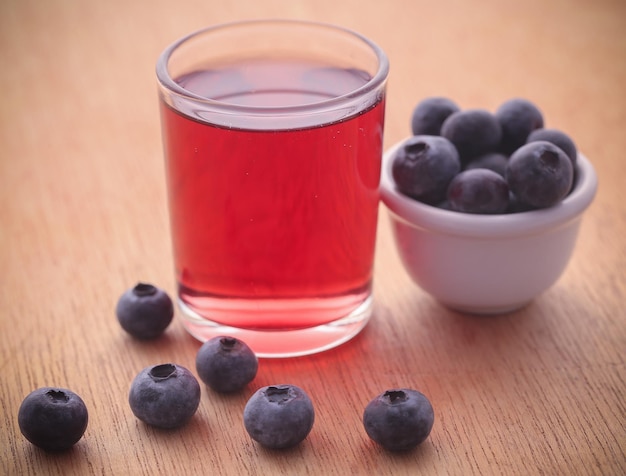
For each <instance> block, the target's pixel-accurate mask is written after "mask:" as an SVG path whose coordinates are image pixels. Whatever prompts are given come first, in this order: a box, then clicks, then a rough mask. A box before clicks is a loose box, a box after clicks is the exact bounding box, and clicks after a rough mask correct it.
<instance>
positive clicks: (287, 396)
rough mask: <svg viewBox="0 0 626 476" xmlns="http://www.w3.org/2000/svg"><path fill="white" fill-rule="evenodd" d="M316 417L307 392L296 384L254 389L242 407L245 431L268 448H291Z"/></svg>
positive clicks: (305, 435)
mask: <svg viewBox="0 0 626 476" xmlns="http://www.w3.org/2000/svg"><path fill="white" fill-rule="evenodd" d="M314 420H315V412H314V410H313V403H312V402H311V399H310V398H309V396H308V395H307V394H306V393H305V392H304V390H302V389H301V388H299V387H296V386H295V385H272V386H269V387H263V388H260V389H259V390H257V391H256V392H255V393H254V394H253V395H252V396H251V397H250V399H249V400H248V402H247V403H246V406H245V408H244V411H243V422H244V426H245V428H246V431H247V432H248V434H249V435H250V437H251V438H252V439H253V440H255V441H256V442H258V443H260V444H261V445H263V446H265V447H267V448H276V449H281V448H290V447H292V446H295V445H297V444H298V443H300V442H301V441H302V440H304V439H305V438H306V437H307V435H308V434H309V432H310V431H311V428H313V421H314Z"/></svg>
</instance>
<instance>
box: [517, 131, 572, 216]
mask: <svg viewBox="0 0 626 476" xmlns="http://www.w3.org/2000/svg"><path fill="white" fill-rule="evenodd" d="M573 177H574V172H573V168H572V161H571V160H570V159H569V157H568V156H567V155H566V154H565V152H563V151H562V150H561V149H560V148H558V147H557V146H555V145H554V144H552V143H550V142H547V141H536V142H530V143H528V144H526V145H523V146H522V147H520V148H519V149H517V150H516V151H515V152H514V153H513V155H511V157H510V158H509V164H508V166H507V169H506V180H507V182H508V184H509V187H510V189H511V191H512V192H513V193H514V194H515V196H516V197H517V199H518V200H519V201H520V202H521V203H522V204H524V205H529V206H531V207H533V208H546V207H550V206H552V205H555V204H556V203H558V202H560V201H561V200H562V199H563V198H564V197H565V196H566V195H567V193H568V192H569V190H570V189H571V186H572V182H573Z"/></svg>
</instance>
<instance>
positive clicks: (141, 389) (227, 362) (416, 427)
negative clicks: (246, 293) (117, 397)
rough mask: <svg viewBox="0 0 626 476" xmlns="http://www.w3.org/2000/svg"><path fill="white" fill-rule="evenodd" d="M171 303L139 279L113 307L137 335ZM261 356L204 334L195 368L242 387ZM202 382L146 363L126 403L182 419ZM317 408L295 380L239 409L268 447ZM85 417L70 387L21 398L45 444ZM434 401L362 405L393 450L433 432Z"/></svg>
mask: <svg viewBox="0 0 626 476" xmlns="http://www.w3.org/2000/svg"><path fill="white" fill-rule="evenodd" d="M173 312H174V311H173V305H172V300H171V298H170V297H169V296H168V295H167V293H166V292H165V291H163V290H162V289H159V288H157V287H156V286H153V285H151V284H145V283H139V284H137V285H136V286H135V287H133V288H131V289H129V290H128V291H126V292H125V293H124V294H123V295H122V296H121V297H120V298H119V300H118V303H117V307H116V315H117V318H118V321H119V323H120V325H121V326H122V328H123V329H124V330H126V331H127V332H128V333H129V334H131V335H132V336H133V337H135V338H137V339H154V338H156V337H158V336H159V335H161V334H162V333H163V332H164V331H165V329H166V328H167V327H168V325H169V324H170V322H171V321H172V316H173ZM258 365H259V363H258V359H257V357H256V355H255V354H254V352H253V351H252V350H251V349H250V347H248V345H246V344H245V343H244V342H242V341H241V340H239V339H237V338H235V337H230V336H219V337H214V338H213V339H210V340H208V341H207V342H205V343H204V344H202V346H201V347H200V349H199V350H198V353H197V354H196V372H197V374H198V376H199V377H200V380H202V382H203V383H205V384H206V385H207V386H208V387H210V388H211V389H213V390H215V391H217V392H221V393H231V392H237V391H240V390H242V389H244V388H245V387H246V386H247V385H248V384H249V383H250V382H252V380H254V378H255V377H256V375H257V371H258ZM200 396H201V389H200V385H199V383H198V380H197V379H196V377H195V376H194V375H193V373H192V372H191V371H189V370H188V369H186V368H185V367H182V366H180V365H177V364H174V363H165V364H159V365H154V366H150V367H147V368H145V369H143V370H142V371H141V372H139V374H138V375H137V376H136V377H135V379H134V380H133V381H132V383H131V385H130V392H129V396H128V403H129V405H130V408H131V411H132V412H133V414H134V415H135V416H136V417H137V418H138V419H139V420H141V421H143V422H144V423H146V424H148V425H151V426H155V427H158V428H168V429H172V428H178V427H181V426H183V425H184V424H186V423H187V422H188V421H189V420H190V419H191V418H192V417H193V415H194V414H195V413H196V411H197V409H198V407H199V405H200ZM314 420H315V411H314V407H313V403H312V401H311V399H310V397H309V396H308V395H307V393H306V392H305V391H304V390H303V389H301V388H300V387H298V386H296V385H291V384H281V385H271V386H266V387H263V388H260V389H258V390H257V391H256V392H255V393H254V394H253V395H252V396H251V397H250V398H249V400H248V402H247V403H246V405H245V408H244V410H243V424H244V427H245V430H246V431H247V433H248V434H249V435H250V437H251V438H252V439H253V440H255V441H256V442H258V443H259V444H261V445H262V446H265V447H267V448H274V449H281V448H289V447H293V446H295V445H297V444H299V443H300V442H302V441H303V440H304V439H305V438H306V437H307V436H308V434H309V433H310V431H311V429H312V428H313V423H314ZM87 421H88V413H87V407H86V405H85V403H84V401H83V400H82V399H81V398H80V397H79V396H78V395H77V394H75V393H74V392H72V391H71V390H68V389H64V388H52V387H44V388H40V389H37V390H35V391H33V392H31V393H30V394H29V395H28V396H27V397H26V398H25V399H24V400H23V402H22V404H21V406H20V409H19V412H18V424H19V427H20V430H21V432H22V434H23V435H24V437H25V438H26V439H27V440H28V441H30V442H31V443H33V444H34V445H36V446H38V447H40V448H43V449H45V450H49V451H60V450H66V449H68V448H70V447H72V446H73V445H74V444H75V443H76V442H78V441H79V440H80V439H81V438H82V436H83V434H84V432H85V430H86V428H87ZM433 422H434V413H433V408H432V406H431V404H430V402H429V400H428V398H426V397H425V396H424V395H423V394H422V393H420V392H418V391H416V390H412V389H408V388H402V389H393V390H388V391H386V392H384V393H382V394H381V395H379V396H377V397H376V398H374V399H373V400H372V401H371V402H370V403H369V404H368V405H367V406H366V408H365V411H364V413H363V425H364V427H365V431H366V433H367V434H368V436H369V437H370V438H371V439H372V440H374V441H375V442H377V443H378V444H380V445H381V446H382V447H384V448H386V449H388V450H391V451H405V450H410V449H412V448H415V447H416V446H417V445H419V444H420V443H422V442H423V441H424V440H425V439H426V438H427V437H428V435H429V434H430V431H431V429H432V426H433Z"/></svg>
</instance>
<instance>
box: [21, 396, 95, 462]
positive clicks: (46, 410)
mask: <svg viewBox="0 0 626 476" xmlns="http://www.w3.org/2000/svg"><path fill="white" fill-rule="evenodd" d="M17 421H18V425H19V427H20V431H21V432H22V435H24V437H25V438H26V439H27V440H28V441H30V442H31V443H32V444H34V445H35V446H38V447H39V448H42V449H44V450H46V451H63V450H67V449H69V448H71V447H72V446H74V444H76V443H77V442H78V440H80V439H81V438H82V436H83V434H84V433H85V430H86V429H87V421H88V414H87V407H86V406H85V402H83V400H82V399H81V398H80V397H79V396H78V395H77V394H75V393H74V392H72V391H71V390H68V389H65V388H57V387H43V388H38V389H37V390H34V391H32V392H31V393H30V394H28V395H27V396H26V398H25V399H24V400H23V401H22V404H21V405H20V409H19V411H18V414H17Z"/></svg>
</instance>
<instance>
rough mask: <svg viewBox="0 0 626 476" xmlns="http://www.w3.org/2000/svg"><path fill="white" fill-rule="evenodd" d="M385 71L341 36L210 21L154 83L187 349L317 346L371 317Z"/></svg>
mask: <svg viewBox="0 0 626 476" xmlns="http://www.w3.org/2000/svg"><path fill="white" fill-rule="evenodd" d="M388 70H389V64H388V60H387V57H386V55H385V54H384V52H383V51H382V50H381V49H380V48H379V47H378V46H377V45H376V44H375V43H373V42H372V41H370V40H369V39H367V38H365V37H364V36H362V35H360V34H358V33H356V32H353V31H350V30H348V29H346V28H342V27H338V26H333V25H327V24H321V23H314V22H307V21H295V20H254V21H244V22H236V23H229V24H223V25H217V26H212V27H209V28H206V29H203V30H201V31H197V32H195V33H192V34H190V35H188V36H186V37H184V38H182V39H180V40H178V41H176V42H175V43H173V44H172V45H171V46H169V47H168V48H167V49H166V50H165V51H164V52H163V53H162V55H161V56H160V57H159V59H158V63H157V78H158V85H159V100H160V111H161V123H162V135H163V147H164V155H165V163H166V175H167V187H168V201H169V215H170V224H171V238H172V246H173V256H174V263H175V273H176V280H177V286H178V290H177V300H178V306H179V309H180V311H181V312H180V314H181V317H182V322H183V323H184V326H185V327H186V329H187V330H188V331H189V332H190V333H191V334H192V335H194V336H195V337H197V338H198V339H200V340H201V341H204V340H207V339H209V338H211V337H214V336H218V335H229V336H232V337H237V338H239V339H241V340H243V341H245V342H246V343H247V344H248V345H249V346H250V347H251V348H252V349H253V350H254V351H255V352H256V353H257V355H258V356H260V357H286V356H296V355H304V354H310V353H314V352H319V351H322V350H325V349H329V348H331V347H334V346H336V345H338V344H341V343H343V342H345V341H347V340H349V339H350V338H352V337H353V336H354V335H356V334H357V333H358V332H359V331H360V330H361V329H362V328H363V327H364V326H365V325H366V323H367V322H368V320H369V318H370V316H371V314H372V309H373V305H372V271H373V270H372V268H373V259H374V248H375V242H376V226H377V215H378V204H379V190H378V186H379V180H380V168H381V157H382V144H383V127H384V110H385V86H386V80H387V74H388Z"/></svg>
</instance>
